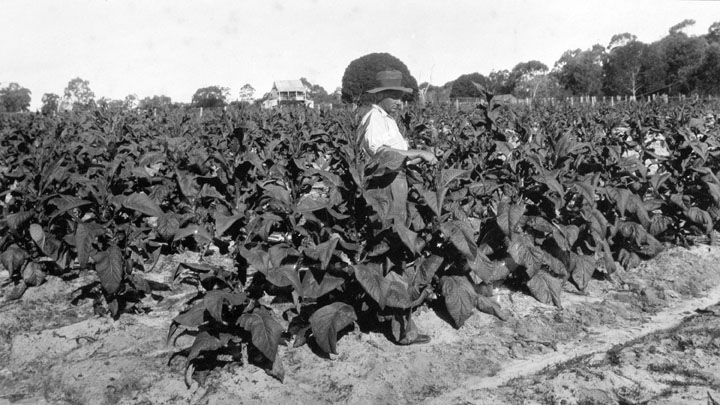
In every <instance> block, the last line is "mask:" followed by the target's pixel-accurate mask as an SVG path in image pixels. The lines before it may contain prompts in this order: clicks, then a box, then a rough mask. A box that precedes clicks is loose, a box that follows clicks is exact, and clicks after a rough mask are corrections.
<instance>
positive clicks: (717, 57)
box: [420, 20, 720, 101]
mask: <svg viewBox="0 0 720 405" xmlns="http://www.w3.org/2000/svg"><path fill="white" fill-rule="evenodd" d="M694 24H695V21H693V20H684V21H682V22H680V23H679V24H676V25H674V26H672V27H671V28H670V29H669V31H668V35H666V36H665V37H663V38H662V39H660V40H658V41H655V42H652V43H649V44H645V43H643V42H641V41H638V39H637V37H636V36H635V35H633V34H630V33H621V34H617V35H613V37H612V38H611V39H610V42H609V44H608V45H607V46H603V45H600V44H596V45H593V46H592V47H591V48H589V49H585V50H582V49H574V50H568V51H566V52H565V53H563V54H562V56H561V57H560V59H558V61H557V62H555V65H554V66H553V68H552V69H549V68H548V67H547V66H546V65H544V64H543V63H541V62H538V61H528V62H523V63H519V64H517V65H515V67H514V68H513V69H512V70H501V71H493V72H491V73H490V74H489V75H488V76H484V75H482V74H480V73H471V74H466V75H462V76H460V77H458V78H457V79H456V80H454V81H452V82H449V83H446V84H445V85H444V86H432V85H430V84H428V83H423V84H421V85H420V88H421V89H423V88H424V89H425V96H426V98H427V99H428V100H430V101H433V100H436V101H439V100H442V99H443V98H445V99H448V98H455V97H479V96H480V95H481V92H480V90H479V89H478V87H477V86H476V85H475V84H479V85H481V86H482V87H483V88H485V89H486V90H488V91H489V92H491V93H494V94H512V95H514V96H517V97H520V98H526V97H527V98H534V97H563V96H581V95H582V96H632V97H639V96H648V95H653V94H667V95H670V96H677V95H690V94H697V95H700V96H709V95H720V22H715V23H713V24H712V25H711V26H710V27H709V28H708V32H707V33H706V34H704V35H699V36H690V35H687V34H686V33H684V32H683V30H684V29H686V28H688V27H690V26H692V25H694Z"/></svg>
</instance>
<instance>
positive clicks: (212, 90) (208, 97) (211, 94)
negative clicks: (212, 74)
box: [192, 86, 229, 108]
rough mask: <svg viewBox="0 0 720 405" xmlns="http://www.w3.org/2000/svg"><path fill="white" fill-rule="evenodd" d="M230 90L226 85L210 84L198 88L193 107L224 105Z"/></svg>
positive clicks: (193, 98)
mask: <svg viewBox="0 0 720 405" xmlns="http://www.w3.org/2000/svg"><path fill="white" fill-rule="evenodd" d="M228 92H229V90H228V89H227V88H226V87H220V86H209V87H203V88H201V89H197V91H196V92H195V94H193V96H192V105H193V107H205V108H211V107H223V106H225V102H226V101H227V94H228Z"/></svg>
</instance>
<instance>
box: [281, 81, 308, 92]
mask: <svg viewBox="0 0 720 405" xmlns="http://www.w3.org/2000/svg"><path fill="white" fill-rule="evenodd" d="M273 88H274V89H276V90H277V91H300V92H304V91H305V86H304V85H303V83H302V81H300V80H275V82H273Z"/></svg>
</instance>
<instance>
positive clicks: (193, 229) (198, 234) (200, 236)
mask: <svg viewBox="0 0 720 405" xmlns="http://www.w3.org/2000/svg"><path fill="white" fill-rule="evenodd" d="M188 236H192V237H193V238H195V240H196V241H197V242H198V243H208V242H212V240H213V238H212V235H210V232H208V231H207V230H205V227H203V226H200V225H196V224H190V225H188V226H186V227H184V228H180V229H178V230H177V231H176V232H175V235H174V236H173V239H174V240H182V239H185V238H187V237H188Z"/></svg>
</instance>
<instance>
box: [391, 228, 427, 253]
mask: <svg viewBox="0 0 720 405" xmlns="http://www.w3.org/2000/svg"><path fill="white" fill-rule="evenodd" d="M393 228H394V230H395V232H396V233H397V234H398V236H400V240H401V241H402V242H403V244H404V245H405V246H407V248H408V249H409V250H410V251H411V252H412V253H413V254H419V253H420V251H421V250H422V248H421V244H420V243H419V240H418V235H417V233H415V232H413V231H411V230H410V229H409V228H408V227H406V226H405V225H403V224H401V223H399V222H396V223H395V224H394V225H393Z"/></svg>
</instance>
